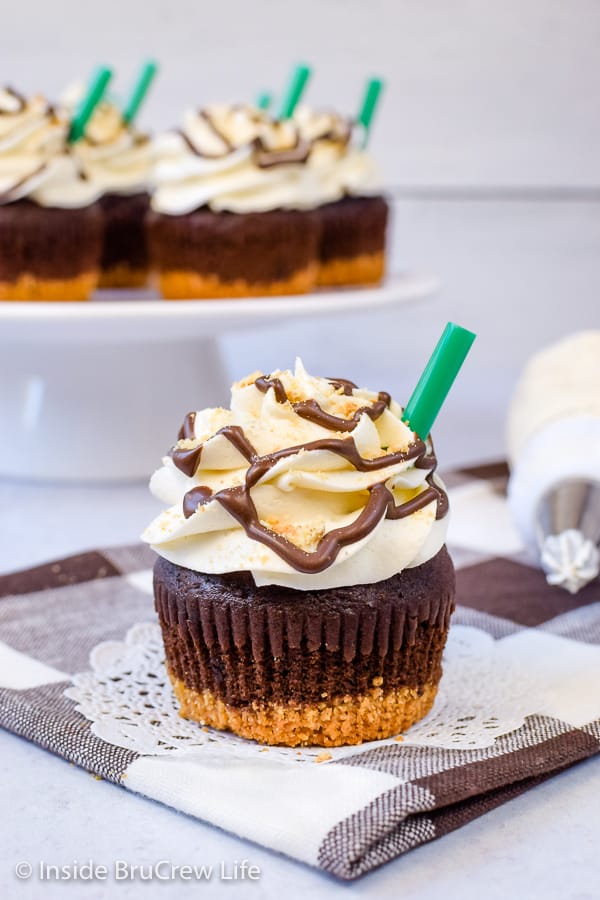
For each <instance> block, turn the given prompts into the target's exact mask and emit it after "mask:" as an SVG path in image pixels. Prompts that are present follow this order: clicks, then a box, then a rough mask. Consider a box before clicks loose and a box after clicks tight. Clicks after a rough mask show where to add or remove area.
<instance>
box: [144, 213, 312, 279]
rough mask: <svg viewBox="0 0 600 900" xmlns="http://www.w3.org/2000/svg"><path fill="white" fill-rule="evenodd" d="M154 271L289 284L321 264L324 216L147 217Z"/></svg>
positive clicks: (216, 214) (278, 214) (157, 214)
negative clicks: (320, 220) (322, 217)
mask: <svg viewBox="0 0 600 900" xmlns="http://www.w3.org/2000/svg"><path fill="white" fill-rule="evenodd" d="M146 221H147V227H148V243H149V248H150V259H151V266H152V268H153V269H154V270H156V271H157V272H158V273H159V274H160V273H161V272H164V273H170V272H195V273H197V274H198V275H199V276H201V277H206V276H214V277H216V278H217V279H218V280H219V282H235V281H238V280H239V281H242V282H246V283H247V284H250V285H251V284H267V285H268V284H270V283H271V282H286V281H289V280H290V279H292V278H293V277H294V276H295V274H296V273H298V272H304V271H306V270H307V269H310V268H311V267H314V265H315V263H316V261H317V259H318V247H319V233H320V226H319V216H318V214H317V213H314V212H296V211H293V210H273V211H272V212H262V213H244V214H236V213H229V212H219V213H215V212H212V211H211V210H209V209H206V208H203V209H200V210H196V211H195V212H191V213H188V214H187V215H184V216H167V215H162V214H161V213H157V212H154V211H151V212H150V213H149V214H148V217H147V220H146Z"/></svg>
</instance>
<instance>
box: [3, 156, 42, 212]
mask: <svg viewBox="0 0 600 900" xmlns="http://www.w3.org/2000/svg"><path fill="white" fill-rule="evenodd" d="M47 168H48V163H46V162H43V163H40V165H39V166H37V168H35V169H33V171H31V172H28V174H27V175H23V177H22V178H19V179H18V181H15V183H14V184H13V185H11V187H10V188H9V189H8V190H7V191H4V192H3V193H1V194H0V204H4V203H11V202H12V201H13V200H14V199H15V195H17V194H18V192H19V191H20V190H21V188H23V187H25V185H26V184H27V183H28V182H29V181H32V180H33V179H34V178H37V176H38V175H41V174H42V172H43V171H44V170H45V169H47Z"/></svg>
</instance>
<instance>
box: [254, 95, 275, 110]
mask: <svg viewBox="0 0 600 900" xmlns="http://www.w3.org/2000/svg"><path fill="white" fill-rule="evenodd" d="M272 103H273V95H272V94H269V92H268V91H262V93H260V94H259V95H258V97H257V98H256V106H257V107H258V109H264V110H265V112H266V111H267V110H268V109H269V108H270V106H271V104H272Z"/></svg>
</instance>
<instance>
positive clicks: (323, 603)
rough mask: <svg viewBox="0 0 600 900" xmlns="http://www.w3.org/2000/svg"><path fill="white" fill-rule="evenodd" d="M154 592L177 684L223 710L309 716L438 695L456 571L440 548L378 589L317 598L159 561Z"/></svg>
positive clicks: (337, 591) (329, 593)
mask: <svg viewBox="0 0 600 900" xmlns="http://www.w3.org/2000/svg"><path fill="white" fill-rule="evenodd" d="M154 591H155V601H156V609H157V612H158V615H159V620H160V624H161V628H162V632H163V637H164V642H165V650H166V659H167V666H168V668H169V672H170V674H171V676H172V678H173V679H174V680H176V681H177V682H181V683H183V684H184V685H185V686H186V687H187V688H189V689H191V690H193V691H196V692H198V693H202V692H203V691H210V692H211V694H212V695H214V696H215V697H217V698H219V699H221V700H223V701H224V702H225V703H226V704H227V705H228V706H231V707H243V706H246V705H248V704H252V703H257V702H259V703H275V704H277V703H290V702H291V703H295V704H315V703H318V702H320V701H322V699H323V697H324V696H325V697H331V698H333V697H344V696H346V697H348V696H361V695H364V694H367V693H368V692H369V691H370V690H372V687H373V685H374V684H375V685H378V686H380V687H381V688H382V690H383V691H384V692H385V691H388V692H391V691H394V690H398V689H400V688H410V689H414V690H415V691H416V692H420V691H422V690H423V689H424V688H425V686H426V685H432V684H433V685H435V684H437V681H438V680H439V678H440V675H441V658H442V651H443V647H444V644H445V640H446V635H447V630H448V626H449V621H450V615H451V613H452V610H453V608H454V569H453V566H452V562H451V560H450V557H449V556H448V553H447V551H446V549H445V548H443V549H442V550H440V552H439V553H438V554H437V555H436V556H435V557H434V558H433V559H431V560H429V561H428V562H427V563H425V564H424V565H422V566H419V567H417V568H414V569H406V570H404V572H402V573H401V574H399V575H395V576H393V577H392V578H389V579H387V580H385V581H381V582H377V583H376V584H370V585H356V586H352V587H343V588H331V589H328V590H320V591H314V592H313V591H297V590H293V589H290V588H283V587H278V586H275V585H269V586H265V587H256V586H255V584H254V580H253V579H252V576H251V575H250V574H249V573H243V572H240V573H233V574H228V575H204V574H201V573H198V572H192V571H190V570H189V569H184V568H182V567H180V566H177V565H174V564H173V563H170V562H168V561H167V560H165V559H162V558H159V559H158V561H157V562H156V565H155V570H154Z"/></svg>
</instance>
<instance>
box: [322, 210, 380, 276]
mask: <svg viewBox="0 0 600 900" xmlns="http://www.w3.org/2000/svg"><path fill="white" fill-rule="evenodd" d="M388 212H389V207H388V204H387V202H386V200H385V198H384V197H381V196H379V197H344V198H343V199H342V200H338V201H336V202H335V203H326V204H324V205H323V206H321V207H319V216H320V219H321V241H320V246H319V256H320V259H321V261H322V262H329V261H330V260H334V259H348V258H351V257H354V256H365V255H371V254H374V253H382V252H383V251H384V250H385V236H386V228H387V221H388Z"/></svg>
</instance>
